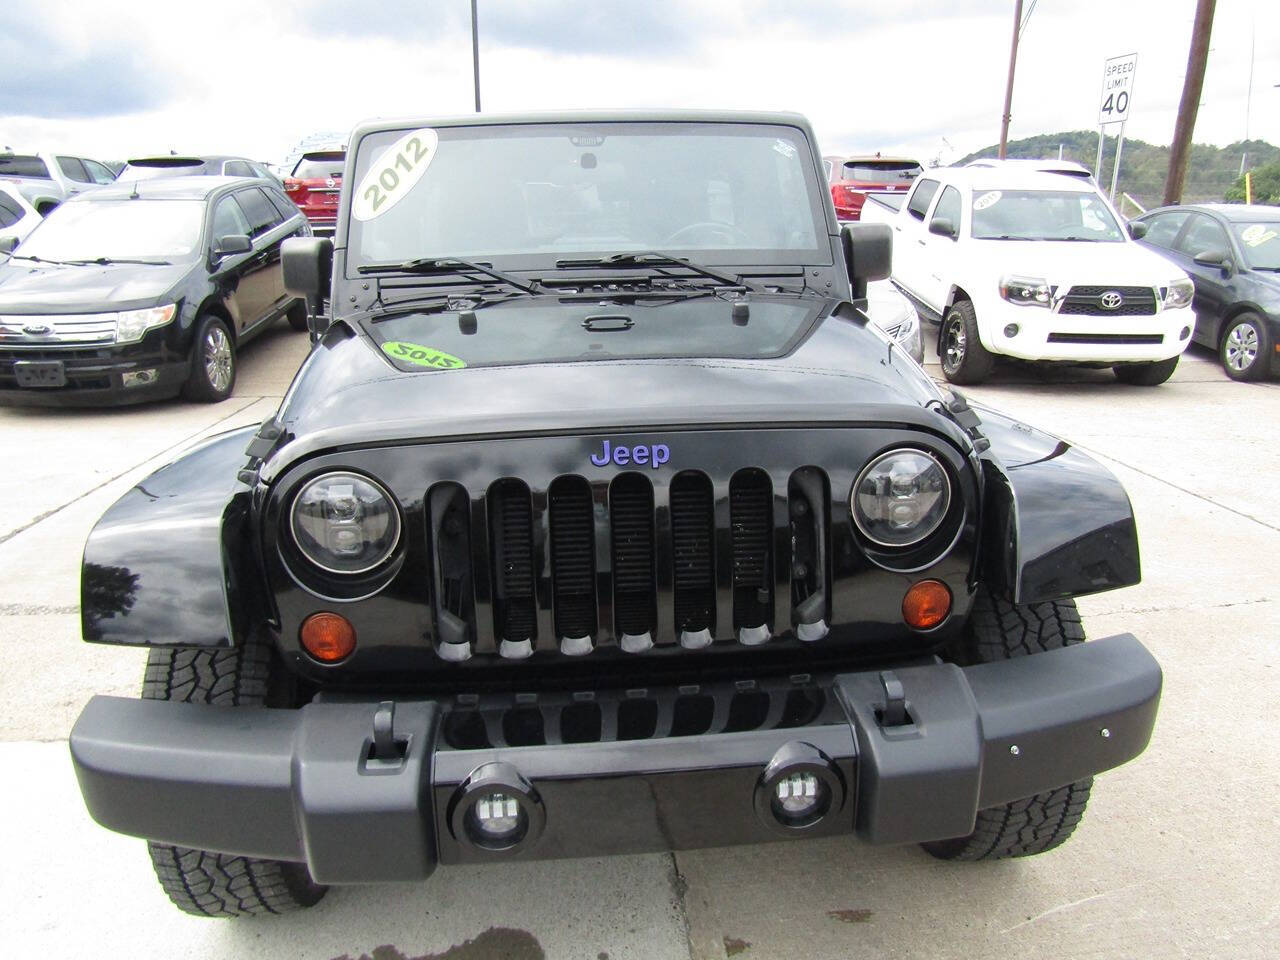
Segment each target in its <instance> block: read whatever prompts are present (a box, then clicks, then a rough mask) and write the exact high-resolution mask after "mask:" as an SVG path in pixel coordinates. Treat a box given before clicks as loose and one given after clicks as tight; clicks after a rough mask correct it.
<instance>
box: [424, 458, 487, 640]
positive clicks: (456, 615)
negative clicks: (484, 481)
mask: <svg viewBox="0 0 1280 960" xmlns="http://www.w3.org/2000/svg"><path fill="white" fill-rule="evenodd" d="M427 502H428V504H429V513H428V516H429V518H430V519H429V523H430V525H431V529H430V536H429V541H430V543H431V551H432V560H433V573H434V580H435V582H434V590H433V593H434V600H435V614H436V636H437V639H438V640H439V641H440V642H441V643H447V644H452V645H454V647H455V653H456V654H457V656H456V657H455V658H456V659H465V658H466V656H469V655H470V651H469V649H463V648H462V646H461V645H465V644H467V643H469V642H470V641H471V640H472V639H474V632H475V631H474V624H475V600H476V598H475V584H474V583H473V581H472V576H471V500H470V498H469V497H468V496H467V491H466V490H465V489H464V488H463V487H462V485H461V484H457V483H442V484H438V485H437V486H435V487H433V488H432V489H431V492H430V493H429V494H428V496H427Z"/></svg>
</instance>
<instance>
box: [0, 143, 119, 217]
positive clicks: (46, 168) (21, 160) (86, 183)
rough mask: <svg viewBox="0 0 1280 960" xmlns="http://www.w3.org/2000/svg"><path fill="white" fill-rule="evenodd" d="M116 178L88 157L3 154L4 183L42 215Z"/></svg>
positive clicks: (0, 177) (0, 162)
mask: <svg viewBox="0 0 1280 960" xmlns="http://www.w3.org/2000/svg"><path fill="white" fill-rule="evenodd" d="M115 178H116V175H115V174H114V173H112V172H111V169H110V168H109V167H107V165H106V164H104V163H99V162H98V161H97V160H90V159H88V158H87V157H71V156H64V155H62V154H54V153H48V152H38V153H13V152H11V151H8V150H5V151H3V152H0V180H8V181H9V182H11V183H12V184H13V185H14V186H15V187H17V189H18V192H19V193H21V194H22V195H23V196H24V197H25V198H26V199H27V202H28V203H30V204H31V205H32V206H33V207H35V208H36V210H37V211H39V213H40V214H41V215H47V214H48V213H49V211H50V210H52V209H53V208H54V207H56V206H57V205H58V204H60V203H61V202H62V201H63V200H66V199H67V198H68V197H73V196H75V195H76V194H77V193H80V192H81V191H83V190H87V189H91V188H93V187H96V186H99V185H101V184H104V183H111V182H112V181H114V180H115Z"/></svg>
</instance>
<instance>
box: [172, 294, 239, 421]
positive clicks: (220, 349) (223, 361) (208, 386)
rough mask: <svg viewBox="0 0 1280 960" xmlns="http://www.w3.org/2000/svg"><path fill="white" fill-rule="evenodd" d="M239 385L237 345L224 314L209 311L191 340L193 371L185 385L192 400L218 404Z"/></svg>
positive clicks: (188, 397)
mask: <svg viewBox="0 0 1280 960" xmlns="http://www.w3.org/2000/svg"><path fill="white" fill-rule="evenodd" d="M235 385H236V345H235V343H233V342H232V340H231V334H230V333H229V332H228V331H227V325H226V324H225V323H223V322H222V319H221V318H220V317H217V316H214V315H213V314H212V313H207V314H205V315H204V316H203V317H201V318H200V320H199V322H198V323H197V324H196V335H195V338H194V339H193V340H192V341H191V373H190V374H188V375H187V382H186V384H185V385H183V388H182V395H183V396H184V397H186V398H187V399H188V400H197V401H200V402H202V403H217V402H218V401H219V400H225V399H227V397H229V396H231V390H232V388H234V387H235Z"/></svg>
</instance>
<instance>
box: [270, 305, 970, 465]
mask: <svg viewBox="0 0 1280 960" xmlns="http://www.w3.org/2000/svg"><path fill="white" fill-rule="evenodd" d="M715 307H716V309H719V310H722V311H723V312H724V314H725V316H726V317H728V316H729V312H730V310H731V306H730V304H728V303H726V302H722V301H715ZM801 307H802V309H803V310H804V311H805V312H806V316H807V319H805V320H803V322H802V323H801V324H800V328H801V332H800V334H799V335H798V336H796V337H794V338H791V339H789V340H788V341H787V343H786V350H785V352H783V353H782V354H781V355H772V354H770V355H766V356H758V357H744V356H737V357H734V356H724V355H723V354H725V353H732V352H733V351H734V350H736V349H738V348H739V347H741V344H738V345H736V346H735V345H732V344H729V345H722V346H721V347H720V349H719V350H718V351H717V350H706V351H703V355H696V356H695V355H686V356H676V357H670V356H667V357H653V356H647V357H646V356H637V357H630V358H620V357H617V356H610V355H603V356H602V358H601V359H585V358H578V359H555V360H546V361H538V362H530V363H517V362H510V363H495V364H493V365H483V364H482V365H471V364H469V363H468V364H467V365H466V366H433V365H431V362H432V359H433V357H434V356H435V355H437V354H442V353H447V354H448V359H446V360H444V361H436V362H441V363H446V364H447V363H449V362H450V361H459V362H461V363H467V359H468V358H467V357H465V356H463V357H460V356H458V353H457V352H456V351H454V350H450V351H444V350H443V349H442V348H440V347H438V346H437V345H436V344H434V343H425V344H420V345H419V346H420V348H421V349H422V350H423V351H431V353H430V354H428V353H426V352H424V353H423V356H422V357H421V358H420V360H419V361H418V362H415V361H413V360H412V359H409V360H406V359H404V358H403V357H400V358H397V359H396V360H394V361H393V359H392V356H391V354H392V352H394V351H395V350H396V348H395V347H392V348H391V350H388V349H387V345H388V344H393V345H394V344H401V343H406V342H409V341H406V340H405V339H404V337H405V336H406V334H405V332H404V331H405V330H406V329H418V330H422V329H425V328H424V327H417V328H412V327H406V326H404V325H400V326H397V325H396V321H394V320H391V321H386V320H384V321H381V322H380V323H378V324H373V325H370V324H367V323H366V324H365V328H366V329H368V328H369V327H370V326H372V327H373V328H374V330H375V334H374V335H373V336H371V335H370V334H369V333H367V332H359V333H357V332H355V331H354V329H353V328H352V327H350V326H347V325H346V324H338V325H335V326H334V327H333V328H331V329H330V331H329V333H328V334H327V335H326V336H325V338H324V339H323V340H322V341H321V343H320V344H319V345H318V346H317V347H316V348H315V349H314V350H313V351H312V353H311V355H310V357H308V359H307V361H306V362H305V363H304V364H303V366H302V369H301V370H299V372H298V375H297V377H296V378H295V380H294V383H293V385H292V386H291V387H290V389H289V392H288V394H287V395H286V396H285V398H284V402H283V403H282V405H281V409H280V412H279V414H278V415H277V418H276V421H277V424H278V425H279V426H280V428H281V429H282V431H283V434H284V435H283V438H282V440H283V442H282V443H280V444H277V445H276V449H275V452H274V453H273V454H272V456H271V457H270V458H269V459H268V461H267V463H266V464H264V467H263V477H264V479H268V480H270V479H271V478H272V477H274V476H276V475H278V474H279V473H280V472H281V471H282V470H283V469H285V468H286V467H287V466H288V465H289V464H290V463H292V462H294V461H296V460H298V459H300V458H301V457H303V456H307V455H310V454H312V453H316V452H320V451H322V450H328V449H333V448H334V447H339V446H345V445H364V444H369V443H380V442H381V443H386V442H395V441H397V440H415V441H416V440H431V439H436V438H440V439H457V438H462V437H481V436H495V435H503V434H529V433H538V432H558V433H562V432H571V431H577V432H584V431H590V432H596V431H605V430H608V431H615V432H617V431H627V430H638V429H641V428H644V429H649V428H662V427H672V428H676V427H682V426H691V425H697V424H719V425H726V424H733V425H742V426H747V427H750V426H756V425H759V424H796V425H800V424H804V423H838V422H848V421H851V420H860V421H861V420H875V421H879V422H894V423H915V424H917V425H926V426H928V427H929V428H932V429H935V430H938V429H941V430H944V431H948V432H953V431H952V430H951V422H950V420H947V419H945V418H943V417H940V416H938V415H937V414H936V413H934V412H932V411H930V410H929V409H927V408H926V404H928V403H929V402H930V401H933V400H937V399H938V398H939V394H938V392H937V390H936V388H935V387H934V386H933V383H932V381H931V380H929V378H928V376H927V375H926V374H925V373H924V372H923V371H922V370H921V369H920V367H919V366H917V365H916V363H915V362H914V361H913V360H912V359H911V358H910V357H908V356H907V355H906V354H905V353H904V352H903V351H902V350H901V349H900V348H898V347H896V346H893V345H892V344H891V343H890V342H889V340H888V338H887V337H886V336H885V335H884V334H883V333H881V332H880V331H879V330H877V329H876V328H874V327H873V326H871V325H869V323H868V322H867V320H866V318H865V317H864V316H863V315H862V314H861V313H859V312H857V311H855V310H853V308H851V307H849V306H848V305H843V306H840V305H838V304H837V302H835V301H821V300H817V301H815V300H812V299H810V300H807V301H806V302H803V303H802V304H801ZM582 309H583V308H582V307H581V306H574V307H565V308H564V314H565V315H564V322H565V323H567V324H571V325H572V324H577V325H578V330H579V332H580V333H581V334H582V335H583V337H584V339H585V342H586V343H588V344H589V343H592V342H598V341H597V340H594V339H593V338H595V337H600V338H603V337H615V338H622V337H627V336H630V333H628V332H622V331H620V330H618V331H612V332H607V333H605V332H594V333H593V332H591V331H587V330H583V329H582V327H581V319H579V318H578V317H577V316H576V314H575V311H576V312H581V311H582ZM590 309H591V310H592V311H593V315H594V314H604V313H610V314H617V313H625V312H627V308H624V309H621V310H619V309H618V308H616V307H614V306H610V307H608V308H603V307H600V306H599V305H594V306H592V307H591V308H590ZM833 310H835V313H834V314H833ZM810 312H811V315H809V314H810ZM436 316H438V317H442V318H444V319H445V321H446V322H447V323H449V324H452V325H453V327H454V328H455V329H457V327H458V324H459V315H458V314H456V313H444V314H438V315H436ZM476 317H477V319H476V323H475V329H476V332H475V333H474V334H463V336H467V337H477V338H478V337H482V336H485V335H486V334H485V331H486V329H488V330H489V331H490V332H489V334H488V335H489V336H492V337H500V336H502V335H503V327H502V326H501V325H499V324H496V323H492V322H490V321H491V318H487V317H486V316H485V310H478V311H476ZM407 319H408V318H407ZM750 322H752V321H748V323H750ZM384 324H391V325H390V326H384ZM615 324H616V325H617V326H619V327H620V326H621V322H620V321H615ZM464 326H467V323H466V321H465V320H464ZM379 328H381V329H379ZM435 329H437V330H443V329H444V327H441V326H437V327H436V328H435ZM633 329H634V328H633ZM730 329H732V328H731V327H730ZM730 335H731V334H730ZM375 336H376V337H379V338H383V339H382V340H381V342H379V340H377V339H375ZM424 339H425V338H424ZM693 339H697V337H693ZM611 342H613V343H615V344H616V343H617V342H618V341H617V340H614V341H611ZM446 343H447V344H448V345H449V346H454V344H452V343H448V342H447V341H446ZM491 346H492V345H491ZM606 349H607V350H610V351H611V352H616V351H617V350H618V349H619V348H618V347H617V346H614V347H611V348H601V350H591V351H590V352H588V351H587V350H584V351H582V352H583V354H584V356H594V355H595V354H603V351H604V350H606ZM682 349H684V350H685V352H686V353H687V352H688V351H687V348H682ZM717 352H718V353H719V354H721V355H716V354H717ZM482 353H483V351H481V350H480V349H479V347H478V346H477V347H476V348H475V349H473V350H472V351H471V355H472V356H479V355H482ZM410 371H412V372H410ZM944 424H945V426H944Z"/></svg>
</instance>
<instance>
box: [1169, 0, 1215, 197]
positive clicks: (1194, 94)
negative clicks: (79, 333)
mask: <svg viewBox="0 0 1280 960" xmlns="http://www.w3.org/2000/svg"><path fill="white" fill-rule="evenodd" d="M1216 5H1217V0H1196V19H1195V24H1194V25H1193V26H1192V28H1191V52H1190V53H1189V54H1188V55H1187V78H1186V80H1185V81H1184V82H1183V84H1182V102H1181V103H1179V104H1178V121H1177V123H1176V124H1175V125H1174V128H1173V143H1172V144H1170V146H1169V178H1168V179H1167V180H1166V181H1165V184H1164V202H1165V204H1166V205H1168V204H1172V203H1180V202H1182V186H1183V183H1184V182H1185V181H1186V179H1187V157H1188V154H1189V153H1190V151H1191V135H1192V134H1193V133H1194V132H1195V129H1196V112H1197V111H1198V110H1199V109H1200V92H1201V90H1202V89H1203V88H1204V69H1205V64H1206V63H1207V62H1208V60H1209V33H1210V31H1211V30H1212V29H1213V10H1214V7H1215V6H1216Z"/></svg>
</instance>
